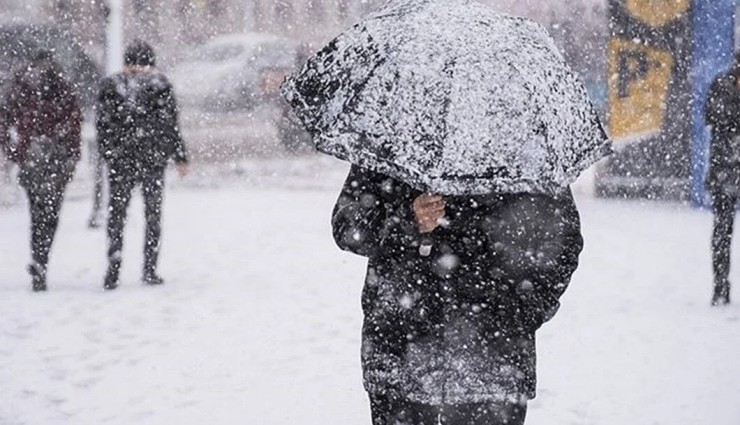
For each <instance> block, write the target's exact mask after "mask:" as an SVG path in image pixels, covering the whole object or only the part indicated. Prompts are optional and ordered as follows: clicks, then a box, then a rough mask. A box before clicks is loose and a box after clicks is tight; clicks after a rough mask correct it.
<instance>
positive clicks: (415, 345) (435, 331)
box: [332, 166, 583, 405]
mask: <svg viewBox="0 0 740 425" xmlns="http://www.w3.org/2000/svg"><path fill="white" fill-rule="evenodd" d="M418 195H420V192H418V191H416V190H414V189H412V188H411V187H409V186H408V185H406V184H403V183H400V182H398V181H395V180H393V179H391V178H389V177H386V176H383V175H380V174H377V173H374V172H370V171H367V170H363V169H361V168H359V167H355V166H353V167H352V169H351V170H350V173H349V176H348V177H347V180H346V182H345V185H344V188H343V190H342V193H341V195H340V197H339V200H338V201H337V204H336V207H335V209H334V214H333V217H332V225H333V232H334V238H335V240H336V242H337V244H338V245H339V246H340V247H341V248H342V249H344V250H348V251H351V252H354V253H356V254H359V255H363V256H366V257H368V258H369V264H368V271H367V276H366V280H365V287H364V290H363V295H362V306H363V311H364V316H365V319H364V325H363V344H362V364H363V373H364V384H365V388H366V389H367V391H368V392H370V393H380V394H387V395H390V396H393V397H402V398H405V399H407V400H411V401H415V402H419V403H424V404H431V405H441V404H465V403H479V402H491V401H501V400H504V399H511V398H522V397H523V398H534V395H535V376H536V375H535V340H534V333H535V331H536V330H537V329H538V328H539V327H540V326H541V325H542V324H543V323H544V322H545V321H547V320H549V319H550V318H551V317H552V316H553V315H554V314H555V312H556V311H557V309H558V307H559V302H558V299H559V297H560V296H561V295H562V293H563V292H564V291H565V289H566V287H567V286H568V283H569V281H570V278H571V275H572V274H573V272H574V271H575V269H576V267H577V265H578V255H579V253H580V251H581V249H582V246H583V240H582V238H581V234H580V221H579V216H578V212H577V210H576V207H575V204H574V202H573V198H572V196H571V194H570V191H569V190H567V191H566V192H564V193H563V194H562V195H560V196H558V197H547V196H535V195H524V194H521V195H516V194H499V195H490V196H478V197H448V198H446V202H447V207H446V214H447V217H448V218H449V223H448V225H446V226H445V227H439V228H437V229H436V230H434V231H433V232H432V233H430V234H429V235H421V234H419V232H418V230H417V226H416V224H415V220H414V216H413V212H412V204H413V200H414V199H415V198H416V197H417V196H418ZM425 239H430V240H431V241H433V248H432V251H431V254H430V255H428V256H424V255H422V254H421V251H420V249H419V248H420V245H423V244H426V241H424V240H425Z"/></svg>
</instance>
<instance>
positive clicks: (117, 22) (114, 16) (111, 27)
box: [105, 0, 123, 74]
mask: <svg viewBox="0 0 740 425" xmlns="http://www.w3.org/2000/svg"><path fill="white" fill-rule="evenodd" d="M108 7H109V13H108V27H107V28H106V34H105V44H106V49H105V53H106V58H105V71H106V73H108V74H115V73H116V72H119V71H121V70H122V69H123V16H122V15H123V0H108Z"/></svg>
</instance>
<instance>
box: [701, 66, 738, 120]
mask: <svg viewBox="0 0 740 425" xmlns="http://www.w3.org/2000/svg"><path fill="white" fill-rule="evenodd" d="M724 86H725V81H723V77H719V78H717V79H716V80H714V82H713V83H712V85H711V86H710V87H709V94H708V95H707V103H706V105H705V106H704V119H705V121H706V123H707V125H709V126H711V127H713V128H724V127H727V126H728V125H730V123H731V122H732V119H733V117H732V111H731V110H730V108H729V105H727V104H726V101H727V97H728V93H726V89H725V87H724Z"/></svg>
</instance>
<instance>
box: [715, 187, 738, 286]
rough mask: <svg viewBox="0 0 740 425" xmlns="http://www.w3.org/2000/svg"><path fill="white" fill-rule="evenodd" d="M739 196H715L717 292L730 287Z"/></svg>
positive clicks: (719, 194)
mask: <svg viewBox="0 0 740 425" xmlns="http://www.w3.org/2000/svg"><path fill="white" fill-rule="evenodd" d="M736 203H737V196H734V195H728V194H725V193H722V192H717V193H715V194H714V229H713V231H712V266H713V268H714V285H715V290H724V287H729V280H728V278H729V275H730V247H731V245H732V231H733V227H734V223H735V204H736Z"/></svg>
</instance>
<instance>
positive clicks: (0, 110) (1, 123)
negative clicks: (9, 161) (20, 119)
mask: <svg viewBox="0 0 740 425" xmlns="http://www.w3.org/2000/svg"><path fill="white" fill-rule="evenodd" d="M6 109H7V107H6V106H5V103H4V102H3V103H0V150H2V152H3V153H4V154H5V156H7V157H8V158H11V151H10V138H9V137H8V131H9V130H10V125H8V113H7V111H6Z"/></svg>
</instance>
